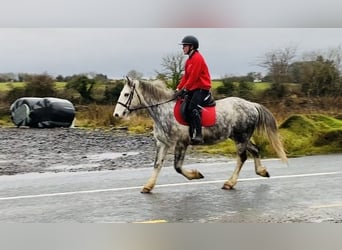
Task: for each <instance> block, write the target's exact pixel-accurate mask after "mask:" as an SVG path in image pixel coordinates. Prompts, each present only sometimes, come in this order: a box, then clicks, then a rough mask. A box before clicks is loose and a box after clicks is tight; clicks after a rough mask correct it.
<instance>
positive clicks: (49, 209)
mask: <svg viewBox="0 0 342 250" xmlns="http://www.w3.org/2000/svg"><path fill="white" fill-rule="evenodd" d="M113 157H114V156H113ZM227 161H228V162H215V161H214V160H212V161H208V162H205V163H196V164H193V165H190V164H188V165H186V166H185V167H187V168H197V169H198V170H200V171H201V172H202V173H203V174H204V176H205V178H204V179H202V180H196V181H188V180H186V179H184V177H183V176H181V175H178V174H177V173H176V172H175V171H174V169H173V168H172V167H170V165H166V167H164V168H163V169H162V172H161V175H160V177H159V180H158V183H157V184H158V185H157V186H156V187H155V189H154V190H153V193H152V194H141V193H140V189H141V188H142V185H143V184H144V183H145V182H146V181H147V179H148V177H149V176H150V174H151V171H152V169H151V168H150V167H148V168H147V167H142V168H130V169H119V170H115V171H110V170H104V171H91V172H82V171H80V172H59V173H51V172H47V173H27V174H17V175H12V176H0V211H1V213H0V222H108V223H112V222H114V223H116V222H118V223H120V222H124V223H126V222H128V223H134V222H279V223H291V222H313V223H316V222H330V223H339V222H342V192H341V190H342V169H341V167H342V155H341V154H335V155H322V156H308V157H300V158H293V159H289V166H287V165H285V164H283V163H281V162H280V161H279V160H277V159H269V160H264V161H263V163H264V165H265V166H266V167H267V168H268V170H269V172H270V174H271V178H268V179H267V178H261V177H258V176H256V175H255V174H254V165H253V163H252V162H247V163H246V164H245V166H244V168H243V169H242V171H241V175H240V181H239V182H238V184H237V185H236V188H235V189H234V190H230V191H227V190H222V189H221V186H222V184H223V182H224V181H225V180H226V179H227V178H228V177H229V176H230V174H231V173H232V171H233V169H234V165H235V161H233V160H227Z"/></svg>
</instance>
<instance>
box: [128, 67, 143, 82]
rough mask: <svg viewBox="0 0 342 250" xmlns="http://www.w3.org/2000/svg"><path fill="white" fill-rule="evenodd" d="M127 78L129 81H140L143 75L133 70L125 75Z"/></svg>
mask: <svg viewBox="0 0 342 250" xmlns="http://www.w3.org/2000/svg"><path fill="white" fill-rule="evenodd" d="M127 76H128V77H129V78H131V79H137V80H139V79H141V78H142V77H143V76H144V75H143V73H140V72H138V71H136V70H134V69H132V70H130V71H129V72H128V73H127Z"/></svg>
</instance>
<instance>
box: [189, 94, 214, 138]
mask: <svg viewBox="0 0 342 250" xmlns="http://www.w3.org/2000/svg"><path fill="white" fill-rule="evenodd" d="M208 94H209V90H205V89H195V90H193V91H189V92H188V95H187V97H186V99H185V101H186V102H187V103H186V121H187V122H188V123H189V125H190V127H189V133H190V137H193V134H194V132H196V135H202V125H201V107H200V106H202V107H203V106H204V103H205V98H206V97H207V96H208Z"/></svg>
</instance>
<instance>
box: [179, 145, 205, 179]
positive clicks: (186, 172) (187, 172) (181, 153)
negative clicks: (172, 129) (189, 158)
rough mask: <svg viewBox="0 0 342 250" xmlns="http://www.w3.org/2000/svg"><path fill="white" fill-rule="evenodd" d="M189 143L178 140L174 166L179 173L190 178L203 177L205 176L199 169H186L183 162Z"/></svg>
mask: <svg viewBox="0 0 342 250" xmlns="http://www.w3.org/2000/svg"><path fill="white" fill-rule="evenodd" d="M187 147H188V145H187V144H184V143H183V142H177V143H176V146H175V159H174V167H175V170H176V171H177V173H179V174H181V175H183V176H184V177H185V178H187V179H188V180H193V179H202V178H204V176H203V175H202V174H201V173H200V172H199V171H198V170H197V169H190V170H187V169H184V168H183V167H182V166H183V162H184V157H185V153H186V149H187Z"/></svg>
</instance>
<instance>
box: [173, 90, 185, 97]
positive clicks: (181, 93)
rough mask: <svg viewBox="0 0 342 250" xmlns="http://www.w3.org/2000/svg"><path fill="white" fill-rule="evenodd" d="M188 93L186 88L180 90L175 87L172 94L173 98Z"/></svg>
mask: <svg viewBox="0 0 342 250" xmlns="http://www.w3.org/2000/svg"><path fill="white" fill-rule="evenodd" d="M187 93H188V91H187V90H186V89H181V90H177V89H176V92H175V93H174V94H173V97H174V98H178V97H180V98H184V97H185V95H186V94H187Z"/></svg>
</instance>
